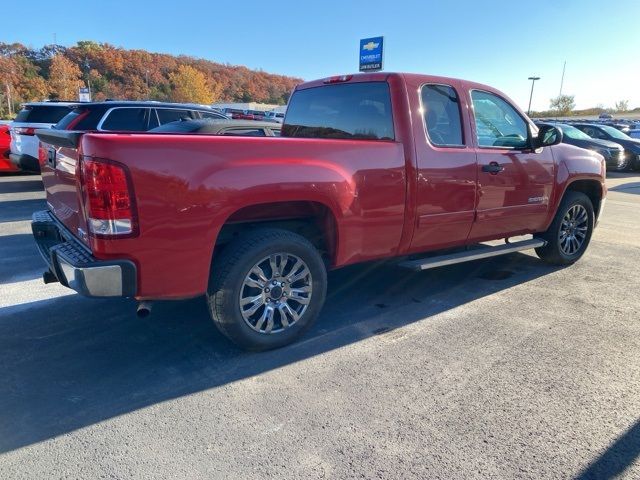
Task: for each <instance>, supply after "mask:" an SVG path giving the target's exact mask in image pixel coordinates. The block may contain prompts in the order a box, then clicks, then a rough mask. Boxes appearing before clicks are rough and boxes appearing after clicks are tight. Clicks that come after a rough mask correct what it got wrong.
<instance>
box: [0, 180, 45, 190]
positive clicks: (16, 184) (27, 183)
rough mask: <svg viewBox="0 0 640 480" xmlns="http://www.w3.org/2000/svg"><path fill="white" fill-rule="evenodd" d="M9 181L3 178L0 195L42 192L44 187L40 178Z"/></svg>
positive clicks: (0, 183)
mask: <svg viewBox="0 0 640 480" xmlns="http://www.w3.org/2000/svg"><path fill="white" fill-rule="evenodd" d="M0 178H2V177H0ZM10 180H11V179H9V178H3V181H2V182H0V193H23V192H44V185H43V184H42V180H40V177H37V178H34V180H22V179H19V180H17V181H10Z"/></svg>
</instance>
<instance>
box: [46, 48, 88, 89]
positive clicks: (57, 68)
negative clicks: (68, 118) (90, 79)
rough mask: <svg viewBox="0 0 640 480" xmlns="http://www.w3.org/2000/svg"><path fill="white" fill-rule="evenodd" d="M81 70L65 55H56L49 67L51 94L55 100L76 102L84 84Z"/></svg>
mask: <svg viewBox="0 0 640 480" xmlns="http://www.w3.org/2000/svg"><path fill="white" fill-rule="evenodd" d="M81 77H82V72H81V71H80V68H78V66H77V65H76V64H75V63H73V62H72V61H71V60H69V59H68V58H67V57H65V56H64V55H60V54H58V55H55V56H54V57H53V58H52V59H51V66H50V67H49V94H50V95H51V96H52V97H53V98H59V99H62V100H74V99H75V98H77V96H78V88H80V87H81V86H82V85H83V83H82V80H81Z"/></svg>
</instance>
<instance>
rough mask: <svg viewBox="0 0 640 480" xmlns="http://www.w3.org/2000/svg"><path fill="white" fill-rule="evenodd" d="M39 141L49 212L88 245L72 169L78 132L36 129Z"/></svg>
mask: <svg viewBox="0 0 640 480" xmlns="http://www.w3.org/2000/svg"><path fill="white" fill-rule="evenodd" d="M36 134H37V136H38V138H39V139H40V142H41V152H40V168H41V172H42V183H43V184H44V188H45V192H46V194H47V203H48V205H49V208H50V209H51V212H52V213H53V214H54V215H55V216H56V218H57V219H58V220H60V221H61V222H62V223H63V224H64V225H65V226H66V227H67V228H68V229H69V231H70V232H71V233H72V234H73V235H74V236H75V237H77V238H78V239H79V240H81V241H82V242H83V243H84V244H87V245H88V236H87V228H86V220H85V216H84V212H83V209H82V199H81V193H80V188H79V184H78V175H76V169H77V166H78V158H79V152H78V145H79V140H80V137H81V135H82V134H81V133H80V132H73V131H64V130H37V131H36Z"/></svg>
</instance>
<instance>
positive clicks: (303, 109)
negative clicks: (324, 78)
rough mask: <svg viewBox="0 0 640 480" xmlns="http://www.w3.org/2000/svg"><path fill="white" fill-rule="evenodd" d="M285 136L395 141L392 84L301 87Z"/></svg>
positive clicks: (293, 99) (291, 104)
mask: <svg viewBox="0 0 640 480" xmlns="http://www.w3.org/2000/svg"><path fill="white" fill-rule="evenodd" d="M282 136H283V137H304V138H343V139H362V140H393V139H394V132H393V117H392V113H391V98H390V95H389V86H388V85H387V83H386V82H360V83H344V84H338V85H326V86H322V87H315V88H307V89H304V90H298V91H296V92H295V93H294V94H293V96H292V98H291V102H290V103H289V107H288V109H287V116H286V118H285V124H284V125H283V127H282Z"/></svg>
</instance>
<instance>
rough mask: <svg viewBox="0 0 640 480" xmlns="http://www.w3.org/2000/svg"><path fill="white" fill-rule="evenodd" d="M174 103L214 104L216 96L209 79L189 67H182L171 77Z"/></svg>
mask: <svg viewBox="0 0 640 480" xmlns="http://www.w3.org/2000/svg"><path fill="white" fill-rule="evenodd" d="M169 80H170V81H171V86H172V92H171V99H172V100H173V101H174V102H191V103H204V104H206V103H213V101H214V96H213V92H212V91H211V87H210V86H209V82H208V81H207V77H205V75H204V74H203V73H202V72H201V71H200V70H198V69H196V68H193V67H191V66H189V65H180V66H179V67H178V70H177V71H175V72H173V73H171V74H170V75H169Z"/></svg>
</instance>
